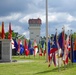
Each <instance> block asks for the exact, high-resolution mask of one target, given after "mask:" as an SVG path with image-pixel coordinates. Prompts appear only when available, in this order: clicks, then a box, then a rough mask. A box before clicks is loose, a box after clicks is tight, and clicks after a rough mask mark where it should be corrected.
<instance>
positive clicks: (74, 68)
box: [0, 56, 76, 75]
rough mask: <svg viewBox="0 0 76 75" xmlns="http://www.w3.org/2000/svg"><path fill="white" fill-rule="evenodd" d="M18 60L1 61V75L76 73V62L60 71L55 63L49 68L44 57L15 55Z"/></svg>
mask: <svg viewBox="0 0 76 75" xmlns="http://www.w3.org/2000/svg"><path fill="white" fill-rule="evenodd" d="M12 59H13V60H17V61H18V62H11V63H0V75H76V64H75V63H74V64H70V65H68V66H66V68H64V66H62V67H61V68H60V71H58V67H55V66H54V65H53V64H52V65H51V66H50V67H49V68H48V63H45V58H44V57H39V56H36V57H35V58H34V57H33V56H30V57H29V56H28V57H24V56H13V57H12Z"/></svg>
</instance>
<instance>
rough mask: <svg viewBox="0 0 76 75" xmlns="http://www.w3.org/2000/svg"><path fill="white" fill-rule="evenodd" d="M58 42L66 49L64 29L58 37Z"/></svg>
mask: <svg viewBox="0 0 76 75" xmlns="http://www.w3.org/2000/svg"><path fill="white" fill-rule="evenodd" d="M58 43H59V46H60V48H61V49H62V50H64V31H62V32H61V33H60V35H59V37H58Z"/></svg>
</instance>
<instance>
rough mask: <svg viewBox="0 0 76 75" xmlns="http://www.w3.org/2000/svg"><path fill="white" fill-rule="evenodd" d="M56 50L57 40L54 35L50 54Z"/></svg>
mask: <svg viewBox="0 0 76 75" xmlns="http://www.w3.org/2000/svg"><path fill="white" fill-rule="evenodd" d="M57 50H58V46H57V39H56V34H55V36H54V41H53V44H52V46H51V50H50V53H54V52H55V51H57Z"/></svg>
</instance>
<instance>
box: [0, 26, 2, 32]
mask: <svg viewBox="0 0 76 75" xmlns="http://www.w3.org/2000/svg"><path fill="white" fill-rule="evenodd" d="M1 32H2V26H1V25H0V33H1Z"/></svg>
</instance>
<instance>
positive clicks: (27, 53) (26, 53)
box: [24, 39, 29, 56]
mask: <svg viewBox="0 0 76 75" xmlns="http://www.w3.org/2000/svg"><path fill="white" fill-rule="evenodd" d="M24 49H25V55H26V56H28V55H29V50H28V45H27V42H26V39H25V40H24Z"/></svg>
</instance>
